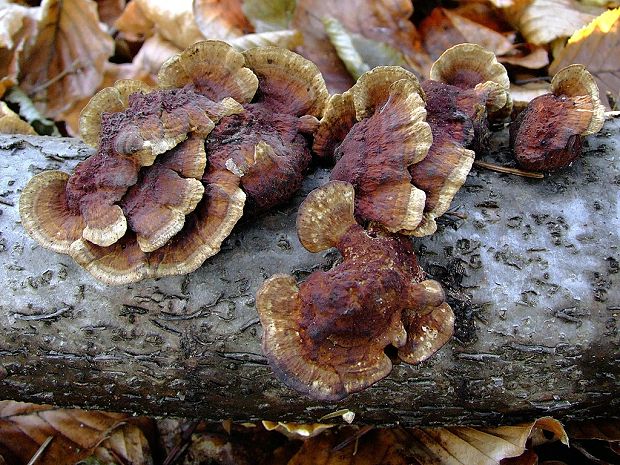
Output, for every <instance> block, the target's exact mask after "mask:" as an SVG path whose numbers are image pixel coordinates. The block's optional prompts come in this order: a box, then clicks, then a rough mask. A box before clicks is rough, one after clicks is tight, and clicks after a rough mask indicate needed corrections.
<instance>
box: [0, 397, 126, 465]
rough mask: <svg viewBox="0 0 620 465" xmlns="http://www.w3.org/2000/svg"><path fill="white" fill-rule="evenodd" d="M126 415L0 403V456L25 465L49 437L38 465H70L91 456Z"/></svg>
mask: <svg viewBox="0 0 620 465" xmlns="http://www.w3.org/2000/svg"><path fill="white" fill-rule="evenodd" d="M127 419H128V415H125V414H120V413H106V412H99V411H93V412H87V411H84V410H78V409H59V408H55V407H52V406H50V405H34V404H27V403H22V402H13V401H9V400H7V401H0V456H3V457H4V460H5V461H7V462H8V463H27V462H28V461H29V460H30V458H31V457H32V456H33V455H34V454H35V453H36V452H37V449H39V446H40V445H41V444H42V443H43V442H44V441H45V440H46V439H47V438H48V437H50V436H53V437H54V439H53V440H52V441H51V443H50V444H49V446H48V447H47V448H46V450H45V452H44V453H43V455H42V456H41V457H40V458H39V459H38V460H37V465H65V464H66V465H73V464H74V463H76V462H78V461H79V460H81V459H83V458H85V457H87V456H88V455H90V453H91V452H92V450H93V449H94V448H95V447H96V446H97V445H98V444H99V443H100V442H101V441H103V440H104V439H105V438H106V437H107V436H108V435H109V434H110V432H111V431H113V430H114V429H115V428H116V427H117V426H118V425H119V424H121V422H123V421H125V420H127Z"/></svg>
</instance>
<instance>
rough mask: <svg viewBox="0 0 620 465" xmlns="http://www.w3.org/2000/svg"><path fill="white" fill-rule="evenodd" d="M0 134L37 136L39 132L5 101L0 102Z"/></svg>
mask: <svg viewBox="0 0 620 465" xmlns="http://www.w3.org/2000/svg"><path fill="white" fill-rule="evenodd" d="M0 134H28V135H31V136H36V135H37V132H36V131H35V130H34V129H33V128H32V126H30V125H29V124H28V123H26V122H25V121H24V120H23V119H21V118H20V117H19V115H18V114H17V113H15V112H14V111H13V110H11V109H10V108H9V107H8V105H7V104H6V103H4V102H0Z"/></svg>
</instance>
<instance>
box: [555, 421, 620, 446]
mask: <svg viewBox="0 0 620 465" xmlns="http://www.w3.org/2000/svg"><path fill="white" fill-rule="evenodd" d="M566 432H567V433H568V436H569V437H570V438H571V439H598V440H601V441H613V442H620V420H597V421H580V422H573V423H569V424H568V425H566Z"/></svg>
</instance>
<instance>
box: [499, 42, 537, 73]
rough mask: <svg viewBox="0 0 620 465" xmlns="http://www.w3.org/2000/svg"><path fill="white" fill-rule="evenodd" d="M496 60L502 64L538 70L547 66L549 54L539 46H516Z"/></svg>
mask: <svg viewBox="0 0 620 465" xmlns="http://www.w3.org/2000/svg"><path fill="white" fill-rule="evenodd" d="M497 59H498V60H499V61H500V63H503V64H509V65H514V66H521V67H523V68H529V69H540V68H543V67H545V66H547V65H548V64H549V52H548V51H547V49H546V48H545V47H542V46H540V45H532V44H518V45H515V47H514V48H513V49H512V50H511V51H510V52H508V53H507V54H505V55H502V56H499V57H497Z"/></svg>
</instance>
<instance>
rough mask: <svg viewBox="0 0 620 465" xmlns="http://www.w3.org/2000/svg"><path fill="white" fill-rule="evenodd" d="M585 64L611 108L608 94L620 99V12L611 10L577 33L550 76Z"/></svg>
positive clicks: (556, 60)
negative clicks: (574, 64)
mask: <svg viewBox="0 0 620 465" xmlns="http://www.w3.org/2000/svg"><path fill="white" fill-rule="evenodd" d="M572 63H581V64H583V65H585V66H586V67H587V68H588V71H590V73H591V74H592V75H593V76H594V78H595V79H596V83H597V84H598V88H599V91H600V94H601V102H602V103H603V104H605V105H606V106H607V107H608V108H609V104H608V102H607V99H606V98H605V94H606V93H607V92H611V94H612V95H613V96H618V97H620V8H616V9H615V10H609V11H606V12H605V13H603V14H602V15H600V16H599V17H597V18H596V19H595V20H594V21H592V22H591V23H590V24H588V25H587V26H586V27H584V28H583V29H580V30H578V31H577V32H575V33H574V34H573V35H572V36H571V38H570V39H569V40H568V44H567V45H566V47H564V48H563V49H562V51H561V52H560V53H559V54H558V55H557V56H556V57H555V59H554V60H553V63H551V66H550V67H549V73H551V74H555V73H557V72H558V71H559V70H560V69H562V68H563V67H565V66H567V65H569V64H572Z"/></svg>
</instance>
